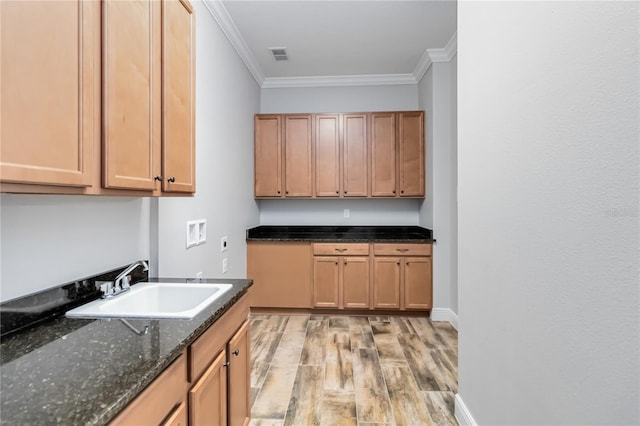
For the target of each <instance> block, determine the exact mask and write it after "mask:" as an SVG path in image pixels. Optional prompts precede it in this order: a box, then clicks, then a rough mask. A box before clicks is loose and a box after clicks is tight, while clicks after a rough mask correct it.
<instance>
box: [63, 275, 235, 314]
mask: <svg viewBox="0 0 640 426" xmlns="http://www.w3.org/2000/svg"><path fill="white" fill-rule="evenodd" d="M230 288H231V284H200V283H198V284H180V283H163V282H159V283H147V282H145V283H138V284H136V285H133V286H131V289H130V290H129V291H127V292H126V293H122V294H119V295H117V296H114V297H112V298H108V299H98V300H95V301H93V302H89V303H87V304H85V305H82V306H78V307H77V308H75V309H72V310H70V311H68V312H67V313H66V314H65V315H66V316H67V317H71V318H96V317H99V318H109V317H114V318H187V319H188V318H193V317H195V316H196V315H197V314H199V313H200V312H201V311H202V310H203V309H204V308H206V307H207V306H209V305H210V304H211V303H212V302H213V301H214V300H216V299H217V298H218V297H220V296H222V295H223V294H224V293H225V292H226V291H228V290H229V289H230Z"/></svg>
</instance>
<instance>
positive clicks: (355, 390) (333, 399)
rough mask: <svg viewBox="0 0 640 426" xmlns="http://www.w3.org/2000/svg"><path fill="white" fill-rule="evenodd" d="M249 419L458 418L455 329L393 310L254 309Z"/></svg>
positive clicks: (328, 422) (410, 421) (418, 421)
mask: <svg viewBox="0 0 640 426" xmlns="http://www.w3.org/2000/svg"><path fill="white" fill-rule="evenodd" d="M250 334H251V405H252V407H251V417H252V418H251V423H250V425H254V426H258V425H274V426H275V425H278V426H284V425H299V426H311V425H320V426H336V425H358V426H373V425H398V426H400V425H407V426H414V425H415V426H422V425H457V422H456V420H455V418H454V416H453V400H454V396H455V393H456V392H457V387H458V335H457V332H456V330H455V329H454V328H453V327H451V325H449V324H448V323H442V322H438V323H432V322H431V321H430V320H429V319H427V318H417V317H398V316H370V317H364V316H363V317H356V316H326V315H290V316H289V315H252V316H251V329H250Z"/></svg>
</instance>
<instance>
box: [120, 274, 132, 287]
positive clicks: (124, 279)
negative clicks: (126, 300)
mask: <svg viewBox="0 0 640 426" xmlns="http://www.w3.org/2000/svg"><path fill="white" fill-rule="evenodd" d="M130 283H131V275H125V276H124V277H122V281H121V282H120V289H121V290H126V289H128V288H129V287H131V286H130Z"/></svg>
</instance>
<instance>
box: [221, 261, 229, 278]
mask: <svg viewBox="0 0 640 426" xmlns="http://www.w3.org/2000/svg"><path fill="white" fill-rule="evenodd" d="M227 272H229V259H227V258H226V257H225V258H224V259H222V273H223V274H226V273H227Z"/></svg>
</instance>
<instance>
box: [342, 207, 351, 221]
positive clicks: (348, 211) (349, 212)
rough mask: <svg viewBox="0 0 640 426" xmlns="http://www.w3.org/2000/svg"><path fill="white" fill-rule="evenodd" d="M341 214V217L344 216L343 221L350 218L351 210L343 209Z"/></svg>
mask: <svg viewBox="0 0 640 426" xmlns="http://www.w3.org/2000/svg"><path fill="white" fill-rule="evenodd" d="M342 214H343V216H344V218H345V219H349V218H350V217H351V210H349V209H344V211H343V213H342Z"/></svg>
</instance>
